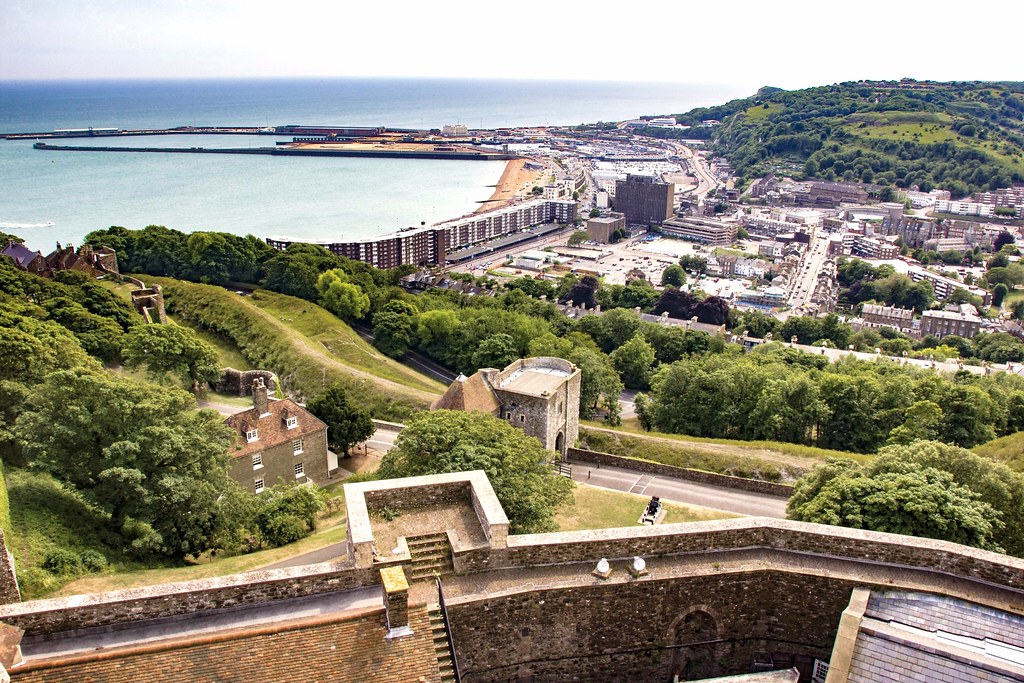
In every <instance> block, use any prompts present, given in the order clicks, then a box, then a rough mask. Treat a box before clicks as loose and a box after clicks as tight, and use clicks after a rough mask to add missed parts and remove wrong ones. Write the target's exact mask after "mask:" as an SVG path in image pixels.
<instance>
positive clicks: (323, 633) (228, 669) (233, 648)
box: [10, 606, 441, 683]
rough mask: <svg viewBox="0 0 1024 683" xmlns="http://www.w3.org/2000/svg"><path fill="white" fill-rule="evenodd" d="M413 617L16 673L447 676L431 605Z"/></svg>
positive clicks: (208, 640)
mask: <svg viewBox="0 0 1024 683" xmlns="http://www.w3.org/2000/svg"><path fill="white" fill-rule="evenodd" d="M409 625H410V626H411V627H412V631H413V634H412V635H411V636H407V637H403V638H396V639H393V640H387V639H385V637H384V636H385V633H386V629H385V627H384V613H383V610H374V611H372V612H369V613H365V612H364V613H362V614H358V615H355V616H351V615H345V616H337V615H336V616H332V617H326V618H324V617H319V618H316V619H310V620H303V621H296V622H286V623H277V624H272V625H270V626H263V627H259V628H252V629H240V630H236V631H227V632H221V633H218V634H214V635H206V636H198V637H190V638H183V639H175V640H169V641H163V642H157V643H152V644H146V645H138V646H128V647H125V648H118V649H113V650H109V651H97V652H89V653H86V654H78V655H68V656H60V657H55V658H52V659H41V660H33V661H30V662H28V663H26V664H23V665H21V666H17V667H14V668H13V669H12V670H11V671H10V674H11V680H12V681H13V682H15V683H30V682H34V681H47V682H49V683H64V682H65V681H66V682H68V683H71V682H72V681H74V682H76V683H121V682H122V681H123V682H125V683H137V682H139V681H145V682H146V683H165V682H166V683H172V682H173V683H177V682H179V681H218V682H219V683H233V682H235V681H238V682H239V683H254V682H257V681H258V682H259V683H271V682H274V681H317V682H319V683H335V682H339V683H340V682H342V681H344V682H346V683H351V682H354V681H375V682H376V683H406V682H409V683H418V682H420V681H424V682H425V683H436V682H437V681H440V679H441V677H440V672H439V668H438V663H437V654H436V652H435V649H434V641H433V636H432V631H431V627H430V621H429V616H428V614H427V610H426V607H423V606H420V607H410V608H409Z"/></svg>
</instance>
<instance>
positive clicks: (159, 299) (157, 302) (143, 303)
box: [131, 285, 167, 325]
mask: <svg viewBox="0 0 1024 683" xmlns="http://www.w3.org/2000/svg"><path fill="white" fill-rule="evenodd" d="M131 297H132V304H133V305H134V306H135V310H137V311H138V312H139V314H140V315H141V316H142V317H143V318H145V319H146V322H147V323H150V324H152V323H159V324H161V325H166V324H167V312H166V310H165V309H164V293H163V288H161V287H160V285H153V286H152V287H150V288H148V289H135V290H132V293H131Z"/></svg>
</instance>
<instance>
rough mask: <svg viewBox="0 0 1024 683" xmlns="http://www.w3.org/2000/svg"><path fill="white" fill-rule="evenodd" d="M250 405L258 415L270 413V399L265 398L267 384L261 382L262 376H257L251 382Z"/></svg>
mask: <svg viewBox="0 0 1024 683" xmlns="http://www.w3.org/2000/svg"><path fill="white" fill-rule="evenodd" d="M252 405H253V407H254V408H256V411H257V412H258V413H259V414H260V417H263V416H264V415H269V414H270V400H269V399H268V398H267V385H266V384H264V383H263V378H262V377H257V378H256V379H255V380H253V383H252Z"/></svg>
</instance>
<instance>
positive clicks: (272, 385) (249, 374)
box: [213, 368, 278, 396]
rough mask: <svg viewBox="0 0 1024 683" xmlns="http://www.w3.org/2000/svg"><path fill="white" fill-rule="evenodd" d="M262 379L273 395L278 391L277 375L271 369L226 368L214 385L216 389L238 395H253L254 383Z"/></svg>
mask: <svg viewBox="0 0 1024 683" xmlns="http://www.w3.org/2000/svg"><path fill="white" fill-rule="evenodd" d="M257 379H262V380H263V383H264V384H265V385H266V387H267V391H268V392H269V393H270V394H271V395H273V394H274V393H275V392H276V391H277V387H278V384H277V375H275V374H274V373H272V372H271V371H270V370H235V369H234V368H224V373H223V374H222V375H221V377H220V379H219V380H217V383H216V384H215V385H214V387H213V389H214V391H219V392H221V393H225V394H235V395H236V396H252V385H253V383H255V382H256V380H257Z"/></svg>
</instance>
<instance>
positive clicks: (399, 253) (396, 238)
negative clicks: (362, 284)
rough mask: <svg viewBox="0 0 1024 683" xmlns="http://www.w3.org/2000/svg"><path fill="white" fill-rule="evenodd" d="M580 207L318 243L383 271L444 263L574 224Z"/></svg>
mask: <svg viewBox="0 0 1024 683" xmlns="http://www.w3.org/2000/svg"><path fill="white" fill-rule="evenodd" d="M576 209H577V205H576V202H574V201H572V200H545V199H537V200H533V201H529V202H524V203H522V204H515V205H512V206H507V207H504V208H502V209H498V210H496V211H488V212H487V213H481V214H472V215H470V216H463V217H462V218H456V219H454V220H450V221H444V222H441V223H436V224H434V225H432V226H423V227H419V228H416V227H412V228H405V229H404V230H400V231H399V232H397V233H394V234H391V235H385V236H384V237H380V238H376V239H373V238H371V239H363V240H354V241H351V242H312V243H311V244H318V245H320V246H322V247H324V248H325V249H327V250H328V251H330V252H331V253H333V254H337V255H338V256H344V257H345V258H350V259H353V260H355V261H363V262H365V263H370V264H372V265H374V266H376V267H378V268H394V267H396V266H400V265H407V264H408V265H438V264H443V263H444V262H445V260H446V259H447V256H448V254H450V253H452V252H454V251H458V250H459V249H465V248H467V247H470V246H473V245H475V244H480V243H482V242H487V241H488V240H492V239H495V238H498V237H503V236H505V235H510V234H512V233H515V232H519V231H521V230H525V229H527V228H531V227H533V226H536V225H541V224H543V223H563V224H565V223H572V222H573V221H574V220H576ZM300 241H301V240H289V239H285V238H278V237H268V238H267V244H269V245H270V246H272V247H274V248H275V249H280V250H282V251H283V250H285V249H287V248H288V245H290V244H294V243H296V242H300Z"/></svg>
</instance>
